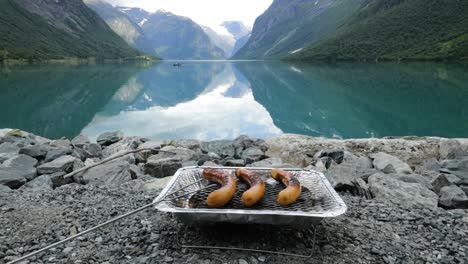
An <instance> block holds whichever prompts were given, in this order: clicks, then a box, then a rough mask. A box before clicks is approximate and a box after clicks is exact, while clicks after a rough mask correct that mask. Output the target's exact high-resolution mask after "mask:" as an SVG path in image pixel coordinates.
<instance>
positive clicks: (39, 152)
mask: <svg viewBox="0 0 468 264" xmlns="http://www.w3.org/2000/svg"><path fill="white" fill-rule="evenodd" d="M52 149H53V147H51V146H50V145H49V144H40V145H30V146H26V147H24V148H22V149H20V151H19V154H24V155H27V156H30V157H33V158H36V159H42V158H44V157H45V156H46V155H47V152H49V150H52Z"/></svg>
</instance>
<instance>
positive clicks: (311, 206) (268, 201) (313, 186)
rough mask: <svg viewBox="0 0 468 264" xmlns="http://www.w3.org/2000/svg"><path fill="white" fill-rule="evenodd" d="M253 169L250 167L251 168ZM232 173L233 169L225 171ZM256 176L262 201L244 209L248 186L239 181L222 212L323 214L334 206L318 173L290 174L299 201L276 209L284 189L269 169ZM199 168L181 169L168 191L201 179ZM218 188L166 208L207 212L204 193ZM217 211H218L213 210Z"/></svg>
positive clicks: (214, 188) (193, 188) (202, 192)
mask: <svg viewBox="0 0 468 264" xmlns="http://www.w3.org/2000/svg"><path fill="white" fill-rule="evenodd" d="M252 169H254V168H252ZM227 170H230V171H231V172H232V173H234V169H227ZM254 170H256V171H257V173H258V174H259V175H261V176H262V178H263V180H264V181H265V184H266V193H265V196H264V197H263V199H262V200H261V201H260V202H259V203H258V204H257V205H255V206H253V207H250V208H247V207H244V206H243V204H242V202H241V196H242V193H243V192H244V191H246V190H247V188H248V185H247V184H245V183H243V182H241V181H239V182H238V184H237V191H236V194H235V196H234V198H233V200H231V202H229V203H228V204H227V205H226V206H224V207H223V209H244V210H265V209H266V210H280V211H302V212H316V213H318V212H324V211H327V210H329V209H331V208H333V207H334V206H336V201H335V198H334V197H333V196H332V195H330V194H329V192H328V189H327V188H324V187H325V186H324V184H323V181H322V180H321V178H320V177H319V175H318V174H316V173H314V172H311V171H296V172H293V173H294V174H295V176H296V177H297V178H298V180H299V181H300V182H301V185H302V193H301V196H300V197H299V199H298V200H297V201H296V202H295V203H294V204H292V205H290V206H286V207H283V206H280V205H279V204H278V203H277V197H278V193H279V192H280V191H282V190H283V189H284V188H285V187H284V185H283V184H281V183H278V182H277V181H276V180H274V179H272V178H271V177H270V171H269V170H258V169H254ZM202 171H203V169H202V168H197V169H193V170H185V171H183V172H181V173H180V174H179V176H178V177H177V181H176V182H175V183H174V184H173V186H172V187H171V188H170V190H169V192H171V190H176V189H178V188H181V187H183V186H186V185H188V184H190V183H193V182H196V181H197V180H199V179H202V176H201V173H202ZM209 184H210V183H209V182H208V181H203V182H200V183H199V184H195V185H193V186H191V187H190V188H187V189H186V190H185V191H187V192H189V191H190V192H191V191H196V190H197V189H201V188H203V187H206V186H207V185H209ZM217 188H219V187H211V188H208V189H204V190H201V191H199V192H196V193H194V194H192V195H190V196H188V198H187V197H184V198H183V199H179V200H173V201H170V202H167V203H169V204H170V206H174V207H179V208H187V209H188V208H203V209H211V208H209V207H208V206H207V205H206V202H205V200H206V197H207V196H208V194H210V193H211V192H213V191H214V190H216V189H217ZM213 210H219V209H213Z"/></svg>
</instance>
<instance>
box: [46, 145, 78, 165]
mask: <svg viewBox="0 0 468 264" xmlns="http://www.w3.org/2000/svg"><path fill="white" fill-rule="evenodd" d="M71 153H72V148H71V147H67V148H64V147H58V148H54V149H51V150H49V151H48V152H47V154H46V157H45V159H44V161H45V162H49V161H52V160H54V159H56V158H59V157H61V156H65V155H69V154H71Z"/></svg>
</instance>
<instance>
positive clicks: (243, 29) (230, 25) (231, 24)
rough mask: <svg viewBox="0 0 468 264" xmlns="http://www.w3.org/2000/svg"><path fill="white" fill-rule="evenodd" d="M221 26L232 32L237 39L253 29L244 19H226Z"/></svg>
mask: <svg viewBox="0 0 468 264" xmlns="http://www.w3.org/2000/svg"><path fill="white" fill-rule="evenodd" d="M221 26H222V27H224V28H225V29H226V30H227V31H228V32H229V33H231V35H232V36H233V37H234V39H235V40H239V39H240V38H243V37H245V36H246V35H248V34H250V31H251V29H250V28H248V27H247V26H246V25H245V24H244V23H242V21H224V22H223V23H222V24H221Z"/></svg>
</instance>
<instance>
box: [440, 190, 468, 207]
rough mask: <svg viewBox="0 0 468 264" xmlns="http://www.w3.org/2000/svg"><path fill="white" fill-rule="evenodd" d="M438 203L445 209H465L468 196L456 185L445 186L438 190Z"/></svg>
mask: <svg viewBox="0 0 468 264" xmlns="http://www.w3.org/2000/svg"><path fill="white" fill-rule="evenodd" d="M439 205H440V206H441V207H444V208H447V209H456V208H458V209H467V208H468V196H467V195H466V193H465V192H464V191H463V190H462V189H461V188H460V187H458V186H455V185H451V186H445V187H443V188H442V189H441V190H440V198H439Z"/></svg>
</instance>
